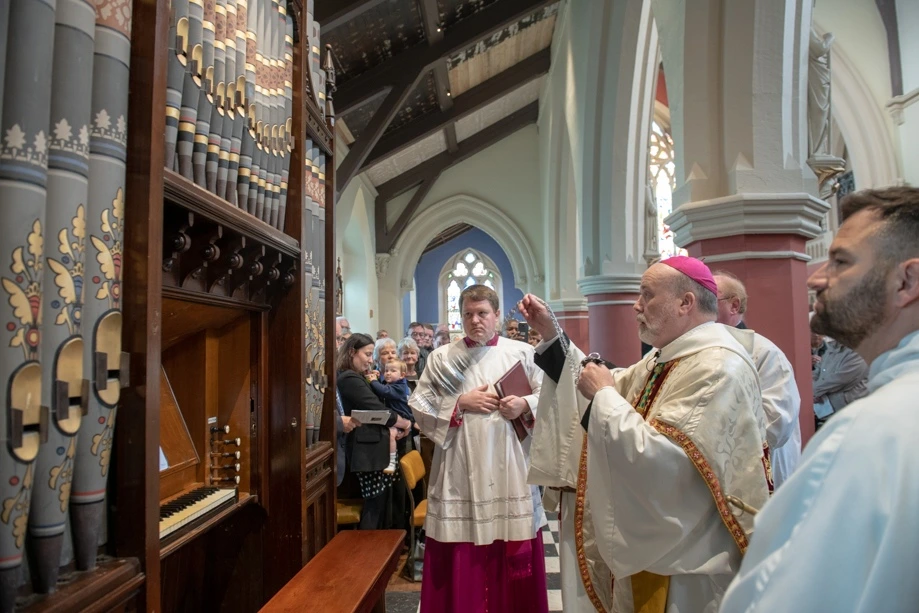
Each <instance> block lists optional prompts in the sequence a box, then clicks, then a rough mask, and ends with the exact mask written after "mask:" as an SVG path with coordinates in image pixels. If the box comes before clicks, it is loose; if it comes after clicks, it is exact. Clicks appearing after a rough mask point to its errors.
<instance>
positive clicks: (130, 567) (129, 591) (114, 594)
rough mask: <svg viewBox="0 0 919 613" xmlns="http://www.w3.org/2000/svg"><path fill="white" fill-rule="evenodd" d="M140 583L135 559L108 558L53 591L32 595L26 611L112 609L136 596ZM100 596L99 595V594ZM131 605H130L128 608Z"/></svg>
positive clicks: (50, 612) (57, 611)
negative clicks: (31, 600)
mask: <svg viewBox="0 0 919 613" xmlns="http://www.w3.org/2000/svg"><path fill="white" fill-rule="evenodd" d="M143 583H144V576H143V575H142V574H140V563H139V562H138V561H137V559H136V558H128V559H121V560H109V561H107V562H103V563H101V564H99V566H98V567H97V568H96V569H95V570H94V571H91V572H87V573H78V574H77V575H76V578H75V579H74V580H73V581H71V582H69V583H63V584H60V585H59V586H58V589H57V591H56V592H55V593H53V594H50V595H48V596H36V597H35V598H36V600H35V601H34V603H32V604H30V605H29V606H28V607H27V608H26V609H25V611H28V613H64V612H67V611H82V612H84V613H86V612H95V611H113V610H119V608H120V607H123V606H125V604H126V603H128V602H129V601H131V600H133V599H134V598H136V597H137V591H138V590H139V589H140V587H141V586H142V585H143ZM100 595H101V596H100ZM132 608H133V607H132Z"/></svg>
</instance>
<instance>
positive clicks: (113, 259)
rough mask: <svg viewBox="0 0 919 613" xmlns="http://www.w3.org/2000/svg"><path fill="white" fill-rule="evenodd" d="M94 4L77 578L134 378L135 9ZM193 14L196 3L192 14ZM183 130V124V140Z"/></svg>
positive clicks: (75, 504) (96, 532)
mask: <svg viewBox="0 0 919 613" xmlns="http://www.w3.org/2000/svg"><path fill="white" fill-rule="evenodd" d="M94 4H95V7H96V27H95V46H94V57H93V76H92V106H91V109H92V111H91V112H92V123H91V125H90V134H89V137H90V138H89V158H90V159H89V196H88V199H87V201H86V238H87V241H86V258H85V272H84V275H83V279H84V284H85V290H84V302H83V313H82V319H83V331H84V343H83V365H84V372H85V373H86V375H85V376H86V379H88V388H89V389H88V394H87V395H88V403H87V411H86V414H85V415H84V416H83V421H82V424H81V426H80V433H79V436H77V439H76V440H77V446H76V455H75V458H74V469H73V470H74V472H73V482H72V484H71V492H70V522H71V529H72V532H73V546H74V562H75V564H76V567H77V569H78V570H88V569H90V568H93V567H94V566H95V564H96V553H97V550H98V546H99V544H100V535H101V534H103V531H102V527H103V522H104V521H105V490H106V481H107V479H108V475H109V469H110V466H111V459H112V441H113V437H114V428H115V415H116V409H117V407H118V401H119V399H120V396H121V388H122V387H123V382H124V381H126V378H127V360H126V355H125V354H123V353H122V351H121V330H122V317H121V308H122V296H121V284H122V257H123V255H122V254H123V253H124V244H123V242H122V241H123V237H124V218H125V199H124V188H125V170H126V161H127V134H128V133H127V118H128V76H129V69H130V59H131V13H130V9H129V8H126V6H128V7H129V5H125V4H124V3H122V2H119V1H118V0H94ZM194 6H196V4H195V2H194V0H191V1H190V2H189V7H190V8H191V7H194ZM197 6H200V5H197ZM191 12H192V11H189V13H190V14H191ZM186 84H187V82H186ZM181 125H182V122H180V136H181Z"/></svg>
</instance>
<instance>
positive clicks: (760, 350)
mask: <svg viewBox="0 0 919 613" xmlns="http://www.w3.org/2000/svg"><path fill="white" fill-rule="evenodd" d="M728 331H729V332H731V334H733V335H734V337H735V338H737V340H738V341H740V343H741V344H742V345H743V346H744V347H746V348H747V349H748V350H749V351H750V357H751V358H752V359H753V364H754V365H755V366H756V371H757V373H758V374H759V384H760V388H761V389H762V392H763V413H764V414H765V415H766V441H767V442H768V443H769V452H770V457H771V459H772V481H773V483H774V484H775V488H776V489H778V487H779V486H780V485H782V483H784V482H785V480H786V479H788V477H789V476H790V475H791V473H792V472H794V470H795V468H796V467H797V466H798V461H799V460H800V459H801V423H800V421H799V419H798V417H799V413H800V411H801V395H800V394H799V393H798V384H797V382H796V381H795V373H794V370H793V369H792V367H791V362H789V361H788V358H786V357H785V354H784V353H782V350H781V349H779V348H778V347H777V346H776V344H775V343H773V342H772V341H770V340H769V339H768V338H766V337H765V336H763V335H762V334H758V333H756V332H754V331H753V330H749V329H745V330H741V329H738V328H733V327H730V326H728Z"/></svg>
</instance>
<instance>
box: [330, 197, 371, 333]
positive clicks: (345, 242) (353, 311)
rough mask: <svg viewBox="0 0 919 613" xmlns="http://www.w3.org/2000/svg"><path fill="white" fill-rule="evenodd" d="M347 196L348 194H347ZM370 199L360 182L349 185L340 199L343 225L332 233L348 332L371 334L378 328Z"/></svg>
mask: <svg viewBox="0 0 919 613" xmlns="http://www.w3.org/2000/svg"><path fill="white" fill-rule="evenodd" d="M349 192H350V193H349ZM374 198H375V195H374V194H373V193H372V191H371V188H370V187H369V186H368V185H367V184H366V183H365V182H363V181H360V180H355V181H352V182H351V185H349V186H348V189H346V190H345V193H344V194H343V195H342V201H344V202H345V203H347V204H346V210H344V211H343V212H346V213H347V216H346V217H344V219H345V221H344V222H343V223H341V224H340V225H338V228H337V229H336V232H337V233H339V234H340V236H341V247H340V249H339V250H338V253H339V254H341V256H340V257H341V269H342V279H343V284H342V285H343V290H344V298H343V307H344V308H343V311H344V315H346V316H347V317H348V321H349V323H350V324H351V329H352V330H354V331H360V332H367V333H370V334H373V333H375V332H376V330H377V328H378V325H377V321H378V313H379V309H378V307H377V303H378V297H377V294H378V292H377V275H376V264H375V258H374V238H373V237H374V232H373V228H374Z"/></svg>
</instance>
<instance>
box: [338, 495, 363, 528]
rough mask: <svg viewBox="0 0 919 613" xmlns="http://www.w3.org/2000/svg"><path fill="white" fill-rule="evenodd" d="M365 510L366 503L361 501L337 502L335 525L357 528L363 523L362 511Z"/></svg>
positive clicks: (346, 500) (345, 500)
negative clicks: (356, 526)
mask: <svg viewBox="0 0 919 613" xmlns="http://www.w3.org/2000/svg"><path fill="white" fill-rule="evenodd" d="M363 508H364V501H363V500H361V499H357V500H348V499H344V500H337V501H335V519H336V522H335V523H337V524H338V525H339V526H355V525H357V524H359V523H361V510H362V509H363Z"/></svg>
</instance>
